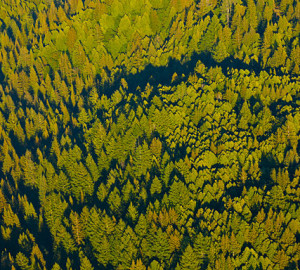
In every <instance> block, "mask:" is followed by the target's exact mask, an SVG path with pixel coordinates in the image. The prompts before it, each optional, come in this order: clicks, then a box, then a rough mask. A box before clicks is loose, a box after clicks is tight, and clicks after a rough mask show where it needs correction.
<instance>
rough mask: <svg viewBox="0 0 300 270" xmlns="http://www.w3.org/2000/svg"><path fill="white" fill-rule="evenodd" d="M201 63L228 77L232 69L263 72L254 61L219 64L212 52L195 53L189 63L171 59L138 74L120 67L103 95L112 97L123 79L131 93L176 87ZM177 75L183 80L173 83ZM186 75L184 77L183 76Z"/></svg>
mask: <svg viewBox="0 0 300 270" xmlns="http://www.w3.org/2000/svg"><path fill="white" fill-rule="evenodd" d="M198 61H201V62H202V63H203V64H204V65H205V66H206V67H207V68H211V67H213V68H214V67H221V69H222V72H223V74H224V75H228V74H229V72H230V70H231V69H238V70H239V69H244V70H249V71H250V72H254V73H255V74H259V72H260V71H261V70H262V69H261V67H260V66H259V64H258V63H257V62H255V61H252V62H251V63H250V64H246V63H244V62H243V61H242V60H240V59H235V58H234V57H233V56H230V57H227V58H226V59H224V60H223V61H222V62H220V63H218V62H217V61H215V60H214V58H213V57H212V54H211V53H210V52H201V53H193V54H192V55H191V57H190V59H189V60H188V61H184V62H182V61H179V60H177V59H175V58H169V61H168V64H167V65H166V66H154V65H152V64H148V65H146V66H145V68H144V69H143V70H142V71H139V72H137V73H136V74H132V73H130V74H127V72H126V67H125V66H124V65H123V66H120V67H119V68H120V71H119V72H117V73H116V74H115V76H114V79H113V82H112V83H109V82H105V83H104V84H103V85H102V87H101V88H102V89H103V90H104V91H103V93H104V94H105V95H107V96H111V95H112V94H113V93H114V91H115V90H116V89H119V87H120V85H121V79H125V80H126V82H127V84H128V90H127V92H129V93H135V92H136V89H137V88H138V87H140V88H141V89H144V88H145V87H146V85H147V84H148V83H149V84H150V85H151V86H153V87H154V89H156V88H157V87H158V85H171V86H172V85H174V84H175V85H176V84H180V83H181V82H184V81H187V79H188V76H189V75H190V74H192V73H193V72H194V69H195V67H196V64H197V62H198ZM174 73H176V74H178V76H181V79H179V80H177V81H176V82H172V77H173V74H174ZM182 75H184V76H182ZM97 80H98V82H99V81H101V78H100V76H99V75H98V77H97Z"/></svg>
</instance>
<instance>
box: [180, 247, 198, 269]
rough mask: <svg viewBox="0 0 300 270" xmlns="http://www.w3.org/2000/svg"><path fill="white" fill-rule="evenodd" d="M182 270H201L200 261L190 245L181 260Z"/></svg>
mask: <svg viewBox="0 0 300 270" xmlns="http://www.w3.org/2000/svg"><path fill="white" fill-rule="evenodd" d="M180 269H182V270H188V269H190V270H192V269H199V261H198V260H197V257H196V255H195V253H194V251H193V248H192V247H191V246H190V245H188V246H187V247H186V249H185V251H184V253H183V255H182V257H181V260H180Z"/></svg>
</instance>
